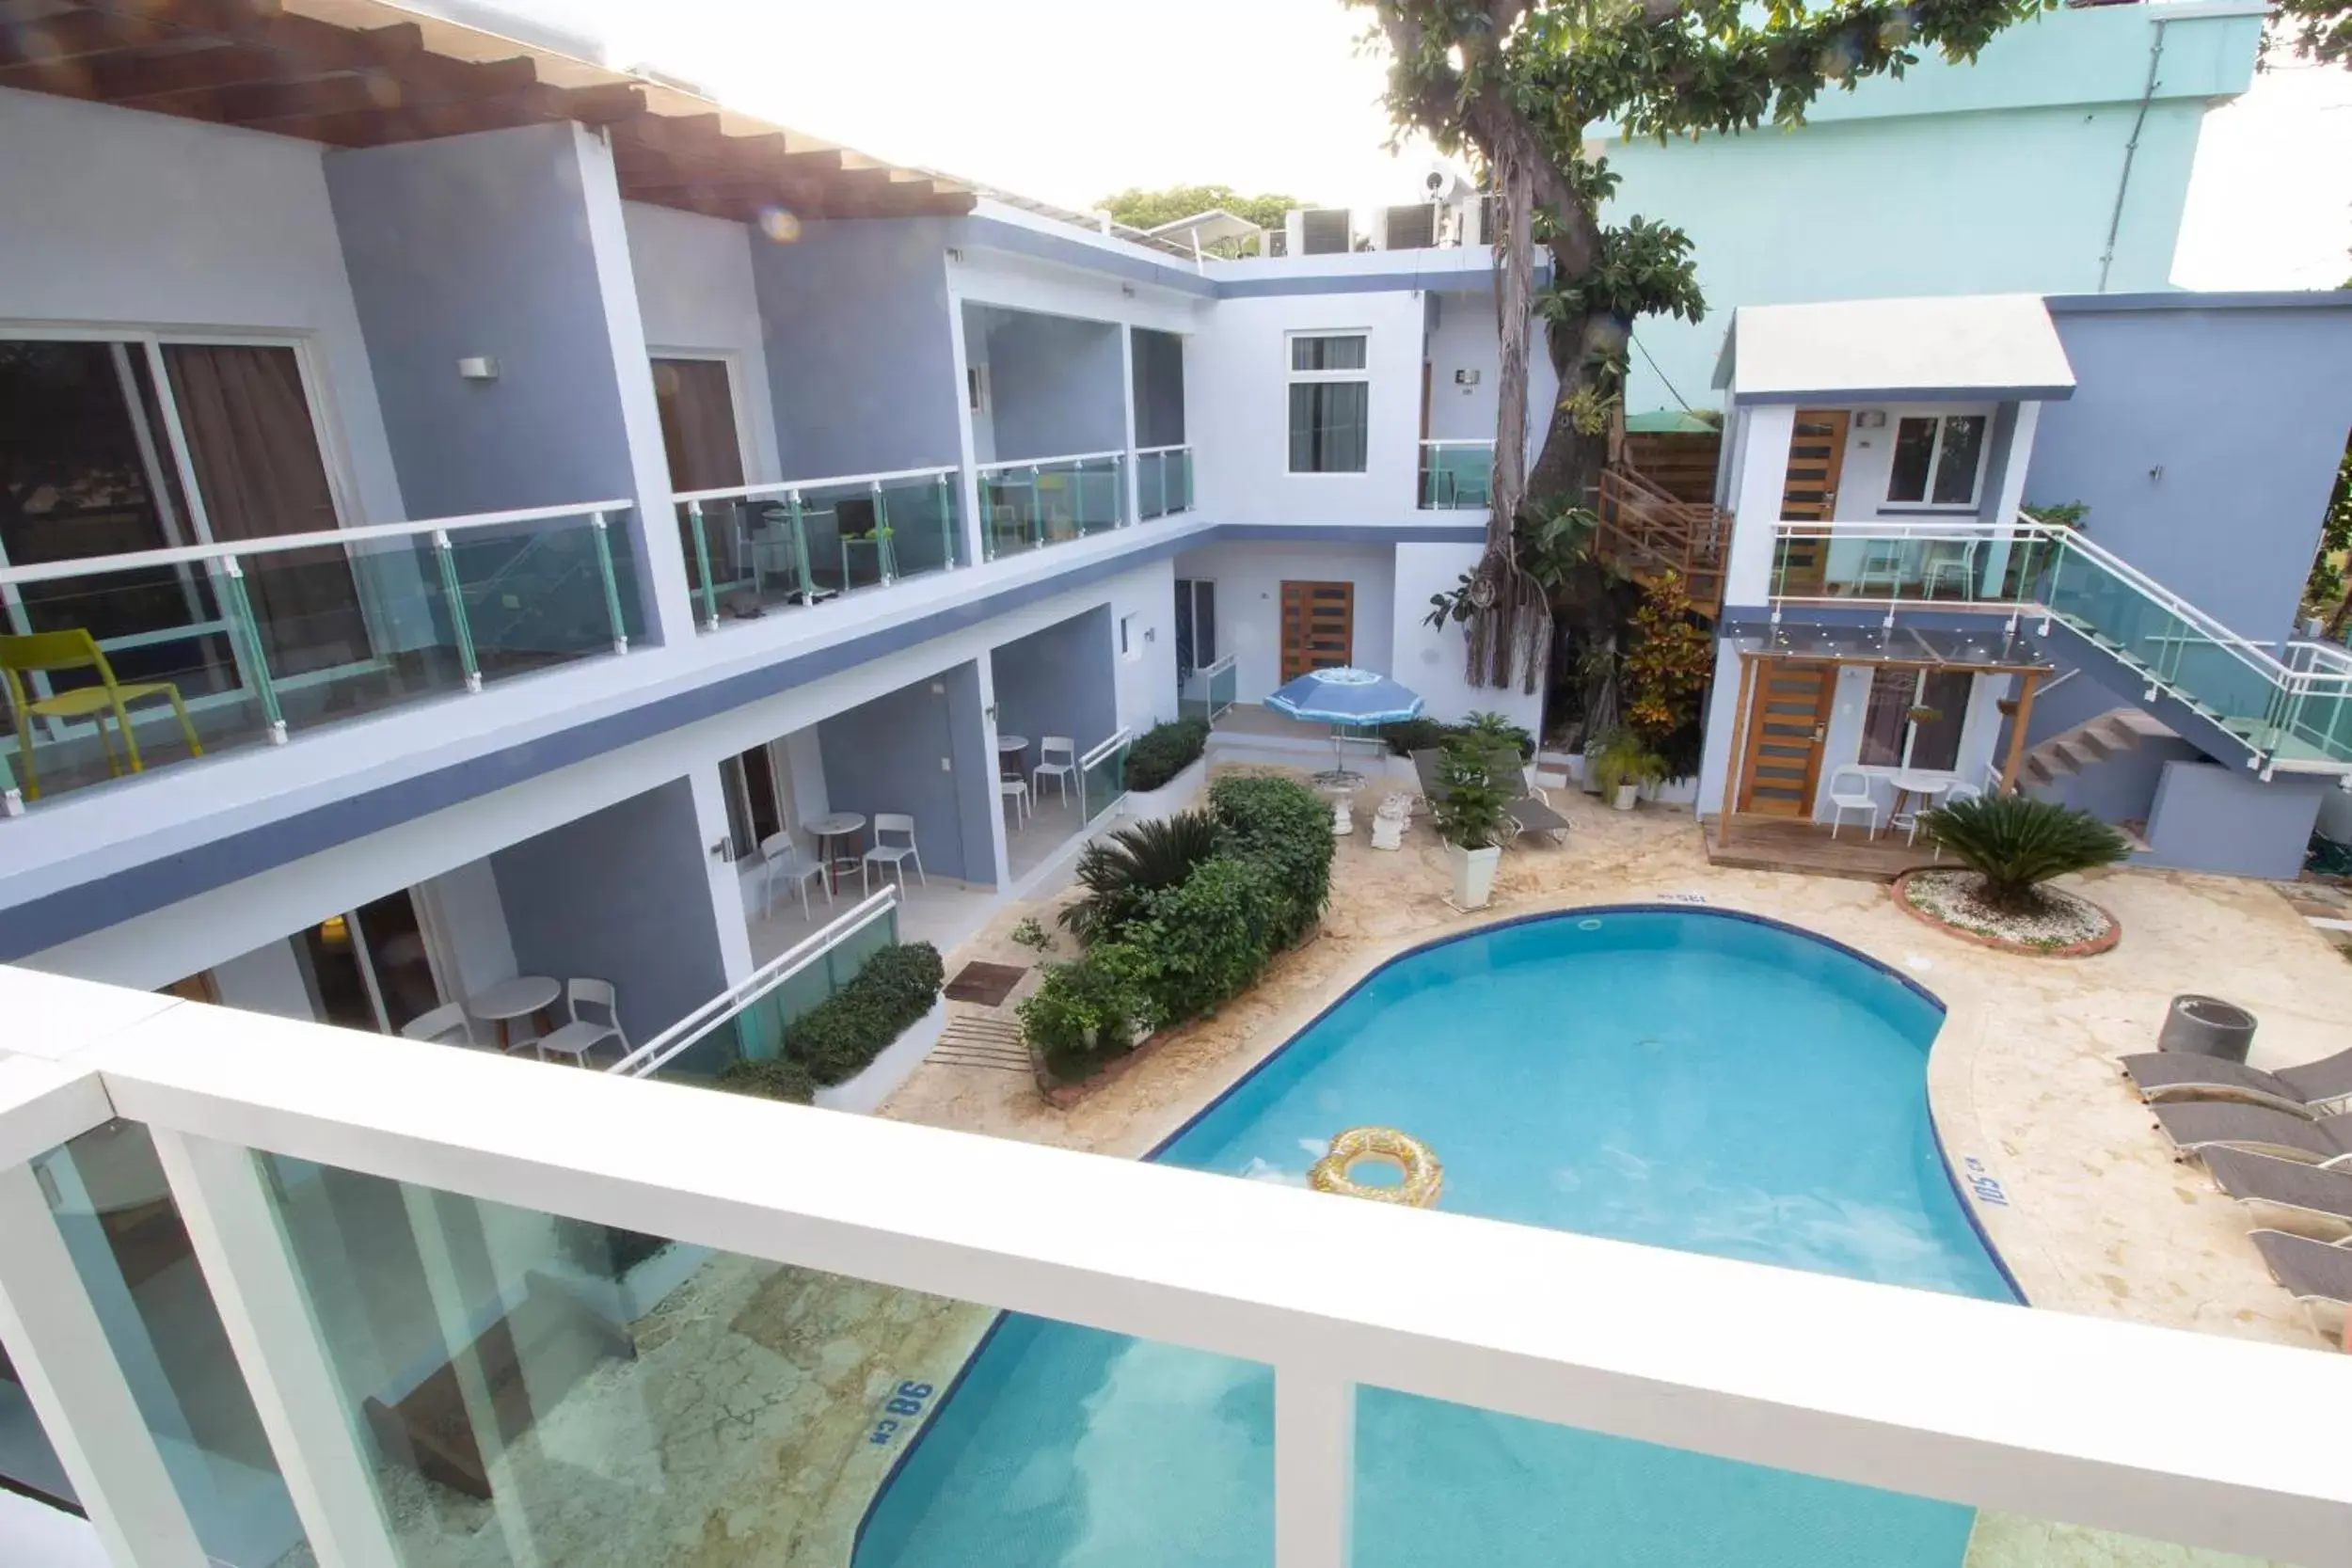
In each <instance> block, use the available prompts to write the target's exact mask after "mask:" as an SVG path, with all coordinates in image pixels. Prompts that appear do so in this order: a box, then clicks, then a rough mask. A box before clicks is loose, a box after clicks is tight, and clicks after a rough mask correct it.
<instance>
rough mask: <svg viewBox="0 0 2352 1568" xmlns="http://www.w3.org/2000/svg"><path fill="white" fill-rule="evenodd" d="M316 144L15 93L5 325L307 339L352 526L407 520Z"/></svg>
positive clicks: (1, 107) (5, 166)
mask: <svg viewBox="0 0 2352 1568" xmlns="http://www.w3.org/2000/svg"><path fill="white" fill-rule="evenodd" d="M320 152H321V149H320V148H319V146H318V145H317V144H316V143H312V142H303V141H294V140H291V139H289V138H287V137H283V136H271V135H262V134H260V133H258V132H252V131H238V130H231V129H229V128H227V127H223V126H216V125H205V124H201V123H199V122H197V121H194V120H186V119H169V118H167V117H165V116H162V115H149V114H139V113H136V112H135V111H131V110H126V109H115V108H108V107H106V106H104V105H102V104H93V103H77V102H75V101H73V100H71V99H64V98H56V97H52V96H50V95H48V94H45V93H30V92H17V91H12V90H10V89H8V88H0V214H7V216H6V218H5V220H0V323H9V322H76V323H96V324H105V325H116V326H154V327H183V328H201V329H203V330H205V331H208V332H215V333H221V332H227V333H232V334H233V333H236V332H239V331H246V330H251V331H260V332H267V333H274V334H294V335H299V336H301V337H303V338H306V339H308V340H309V341H310V345H311V348H312V351H313V354H314V365H315V368H316V369H317V370H319V371H321V372H323V375H322V380H323V382H324V383H325V385H324V386H323V387H322V388H321V390H322V392H323V393H324V395H325V397H326V404H327V410H326V412H327V420H328V423H329V426H330V428H329V429H328V430H326V431H324V432H322V433H321V434H322V436H323V438H324V439H325V440H326V442H327V444H328V445H329V447H330V455H332V454H335V453H340V454H341V458H342V463H341V465H340V466H342V467H344V468H346V469H347V476H344V477H347V478H348V480H349V482H350V483H349V484H348V487H347V489H346V494H345V502H346V509H347V511H348V512H349V513H350V514H351V515H349V516H348V517H347V519H346V520H347V521H349V522H353V523H360V522H378V523H381V522H393V521H397V520H399V519H400V518H401V517H402V515H403V513H402V509H401V497H400V484H399V481H398V480H397V479H396V478H395V477H394V474H393V470H392V460H391V453H390V451H389V447H388V445H387V443H386V440H385V435H384V420H383V416H382V414H381V412H380V411H379V409H378V407H377V404H376V390H375V381H374V377H373V374H372V373H371V372H370V370H369V365H368V351H367V345H366V343H365V342H364V341H362V340H361V338H360V334H359V318H358V311H357V310H356V309H355V308H354V307H353V304H352V297H351V284H350V280H349V278H348V277H346V275H345V273H344V270H343V254H342V240H341V238H340V236H339V235H338V233H337V231H336V228H335V218H334V214H333V212H332V210H331V209H330V208H329V206H328V204H327V197H326V175H325V173H324V172H323V170H322V166H321V164H320Z"/></svg>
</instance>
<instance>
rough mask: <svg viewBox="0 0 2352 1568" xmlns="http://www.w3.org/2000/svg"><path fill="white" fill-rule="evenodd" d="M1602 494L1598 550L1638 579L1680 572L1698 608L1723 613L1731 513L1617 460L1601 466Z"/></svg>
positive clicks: (1693, 605)
mask: <svg viewBox="0 0 2352 1568" xmlns="http://www.w3.org/2000/svg"><path fill="white" fill-rule="evenodd" d="M1598 499H1599V504H1598V506H1597V508H1596V509H1595V510H1596V512H1597V515H1598V517H1599V525H1598V527H1597V528H1596V529H1595V531H1594V532H1593V552H1594V554H1596V555H1597V556H1598V557H1599V558H1600V559H1601V560H1602V561H1604V562H1608V563H1610V564H1611V565H1613V566H1614V567H1616V568H1617V569H1618V570H1619V571H1621V572H1623V573H1625V575H1626V576H1628V577H1629V578H1633V579H1634V580H1635V581H1636V582H1642V583H1649V582H1654V581H1656V580H1657V579H1658V578H1661V577H1663V576H1664V575H1665V574H1666V573H1668V572H1674V573H1676V574H1677V575H1678V576H1679V577H1680V578H1681V579H1682V592H1683V594H1684V595H1685V596H1686V597H1687V598H1689V600H1690V601H1691V608H1692V610H1697V611H1698V612H1699V613H1700V614H1702V615H1706V616H1709V617H1713V616H1716V615H1720V614H1722V613H1723V608H1724V559H1725V557H1726V556H1727V555H1728V553H1729V551H1730V548H1731V516H1730V514H1728V513H1726V512H1724V509H1723V508H1721V507H1719V506H1714V505H1711V504H1708V503H1707V502H1703V501H1689V500H1683V499H1679V498H1677V496H1675V495H1674V493H1673V492H1671V491H1669V490H1668V489H1666V487H1665V486H1664V485H1662V484H1660V483H1657V482H1656V481H1654V480H1652V479H1649V478H1647V477H1646V476H1645V475H1644V474H1642V473H1641V472H1640V471H1639V470H1638V469H1635V468H1633V467H1628V466H1625V465H1621V464H1615V463H1613V464H1611V465H1610V466H1609V467H1607V468H1605V469H1603V470H1602V471H1601V476H1600V490H1599V497H1598Z"/></svg>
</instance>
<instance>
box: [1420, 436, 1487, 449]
mask: <svg viewBox="0 0 2352 1568" xmlns="http://www.w3.org/2000/svg"><path fill="white" fill-rule="evenodd" d="M1421 444H1422V446H1424V447H1491V446H1493V445H1494V444H1495V442H1494V437H1493V436H1448V437H1447V438H1445V439H1444V440H1439V441H1433V440H1431V439H1429V438H1428V437H1427V436H1422V442H1421Z"/></svg>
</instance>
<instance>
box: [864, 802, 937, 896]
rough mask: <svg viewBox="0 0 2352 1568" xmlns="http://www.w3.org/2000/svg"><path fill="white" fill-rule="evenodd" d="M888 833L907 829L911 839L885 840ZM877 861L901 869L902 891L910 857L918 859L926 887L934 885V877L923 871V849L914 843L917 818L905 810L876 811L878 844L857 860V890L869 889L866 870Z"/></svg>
mask: <svg viewBox="0 0 2352 1568" xmlns="http://www.w3.org/2000/svg"><path fill="white" fill-rule="evenodd" d="M884 833H904V834H906V835H907V841H906V842H905V843H904V844H885V843H883V842H882V834H884ZM877 861H879V862H881V863H882V864H884V865H887V866H889V867H891V868H892V869H893V870H895V871H897V872H898V891H899V892H900V893H904V892H906V890H907V866H906V863H907V862H909V861H913V862H914V875H915V878H916V879H918V880H919V881H921V882H922V884H923V885H924V886H925V887H929V886H930V885H931V879H930V878H929V877H926V876H924V875H923V856H922V852H921V851H920V850H918V849H916V848H915V847H914V817H912V816H907V815H906V814H905V813H904V812H896V811H878V812H876V813H875V814H874V847H872V848H871V849H868V850H866V858H865V859H864V860H862V861H860V862H858V864H857V890H858V892H859V894H860V895H863V894H865V892H866V887H867V883H866V874H867V873H868V872H870V871H871V870H872V869H873V867H874V863H876V862H877Z"/></svg>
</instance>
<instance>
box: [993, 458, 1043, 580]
mask: <svg viewBox="0 0 2352 1568" xmlns="http://www.w3.org/2000/svg"><path fill="white" fill-rule="evenodd" d="M1040 478H1041V476H1040V475H1039V474H1037V473H1035V472H1032V471H1031V470H1030V469H1027V468H1000V469H998V470H996V471H995V472H993V473H986V474H982V475H981V476H980V515H981V517H982V519H983V524H984V528H983V532H984V539H983V543H984V544H985V545H986V546H987V549H988V553H989V559H990V560H992V561H993V560H998V559H1001V558H1002V557H1005V556H1008V555H1018V554H1020V553H1021V552H1022V551H1024V550H1033V549H1036V548H1037V547H1038V546H1041V545H1042V544H1044V543H1045V535H1044V531H1043V529H1042V527H1041V514H1040V510H1039V500H1038V486H1039V481H1040Z"/></svg>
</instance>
